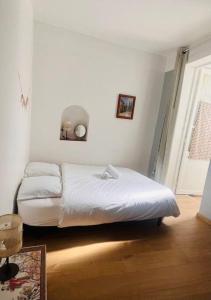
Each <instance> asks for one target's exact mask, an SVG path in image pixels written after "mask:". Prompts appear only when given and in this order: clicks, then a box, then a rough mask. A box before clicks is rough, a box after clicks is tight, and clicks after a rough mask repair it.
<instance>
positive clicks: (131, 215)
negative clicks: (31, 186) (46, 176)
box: [59, 163, 180, 227]
mask: <svg viewBox="0 0 211 300" xmlns="http://www.w3.org/2000/svg"><path fill="white" fill-rule="evenodd" d="M104 169H105V167H98V166H84V165H73V164H67V163H64V164H62V182H63V197H62V198H63V201H62V204H61V213H60V215H59V227H68V226H87V225H97V224H103V223H112V222H122V221H134V220H135V221H140V220H146V219H154V218H160V217H165V216H174V217H177V216H179V214H180V212H179V209H178V206H177V204H176V201H175V196H174V194H173V193H172V191H171V190H170V189H168V188H167V187H165V186H163V185H161V184H158V183H157V182H155V181H153V180H151V179H149V178H147V177H146V176H144V175H141V174H140V173H138V172H135V171H133V170H131V169H126V168H118V172H119V174H120V177H119V178H118V179H102V177H101V174H102V173H103V171H104Z"/></svg>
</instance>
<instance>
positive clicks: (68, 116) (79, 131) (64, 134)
mask: <svg viewBox="0 0 211 300" xmlns="http://www.w3.org/2000/svg"><path fill="white" fill-rule="evenodd" d="M88 125H89V115H88V113H87V112H86V110H85V109H84V108H82V107H81V106H78V105H71V106H69V107H67V108H66V109H65V110H64V111H63V114H62V121H61V128H60V140H64V141H86V140H87V135H88Z"/></svg>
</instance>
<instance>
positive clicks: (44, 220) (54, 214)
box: [18, 198, 62, 226]
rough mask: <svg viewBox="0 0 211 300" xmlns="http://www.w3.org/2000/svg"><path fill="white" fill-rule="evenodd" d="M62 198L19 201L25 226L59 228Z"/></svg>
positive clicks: (20, 212)
mask: <svg viewBox="0 0 211 300" xmlns="http://www.w3.org/2000/svg"><path fill="white" fill-rule="evenodd" d="M61 202H62V199H61V198H45V199H32V200H25V201H18V212H19V214H20V216H21V217H22V219H23V222H24V224H27V225H31V226H57V225H58V217H59V212H60V205H61Z"/></svg>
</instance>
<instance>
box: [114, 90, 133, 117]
mask: <svg viewBox="0 0 211 300" xmlns="http://www.w3.org/2000/svg"><path fill="white" fill-rule="evenodd" d="M135 102H136V97H135V96H130V95H123V94H119V98H118V104H117V112H116V117H117V118H121V119H129V120H132V119H133V114H134V108H135Z"/></svg>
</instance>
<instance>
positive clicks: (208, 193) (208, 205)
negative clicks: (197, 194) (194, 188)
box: [199, 163, 211, 220]
mask: <svg viewBox="0 0 211 300" xmlns="http://www.w3.org/2000/svg"><path fill="white" fill-rule="evenodd" d="M199 213H200V215H202V216H204V217H205V218H207V219H208V220H211V163H210V165H209V169H208V173H207V178H206V182H205V188H204V193H203V198H202V202H201V207H200V210H199Z"/></svg>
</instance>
